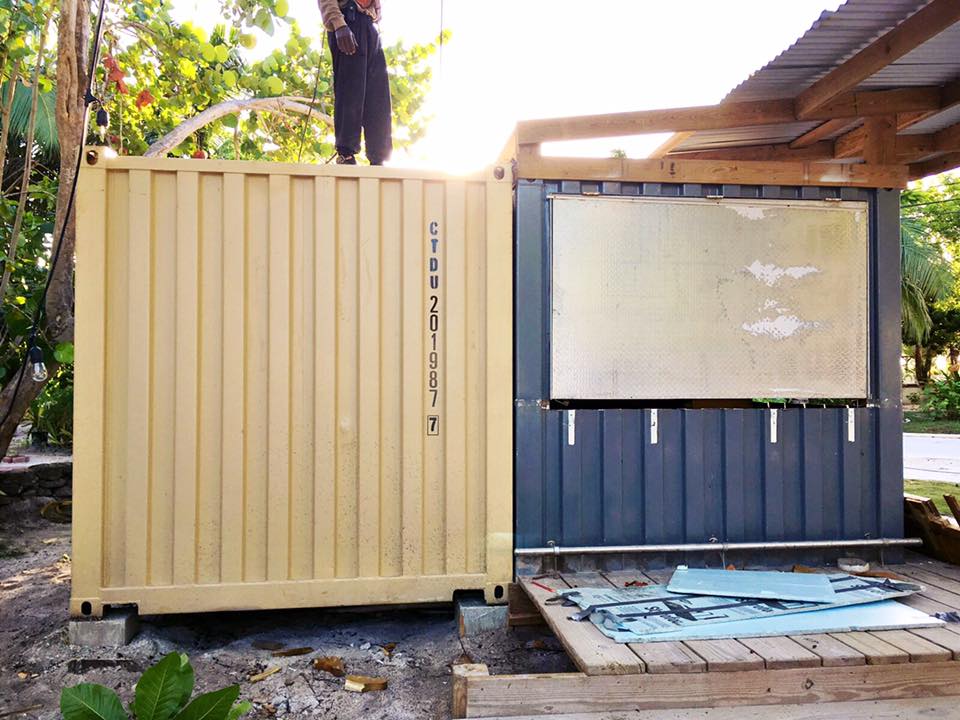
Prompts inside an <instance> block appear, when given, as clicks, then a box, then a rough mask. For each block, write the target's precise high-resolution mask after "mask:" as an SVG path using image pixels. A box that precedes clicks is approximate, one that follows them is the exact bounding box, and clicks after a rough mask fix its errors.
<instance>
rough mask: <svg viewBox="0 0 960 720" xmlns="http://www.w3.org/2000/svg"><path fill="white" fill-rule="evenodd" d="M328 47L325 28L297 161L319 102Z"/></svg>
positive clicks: (321, 35) (321, 37)
mask: <svg viewBox="0 0 960 720" xmlns="http://www.w3.org/2000/svg"><path fill="white" fill-rule="evenodd" d="M326 48H327V30H326V28H324V30H323V32H322V33H321V34H320V57H319V58H318V60H317V77H316V79H315V80H314V81H313V99H312V100H311V101H310V107H309V108H308V109H307V119H306V120H304V121H303V127H302V128H301V130H300V149H299V150H298V151H297V162H298V163H299V162H300V158H301V157H303V143H304V141H305V140H306V139H307V128H308V127H309V126H310V115H311V113H313V106H314V105H316V104H317V89H318V88H319V87H320V67H321V63H322V61H323V51H324V50H326Z"/></svg>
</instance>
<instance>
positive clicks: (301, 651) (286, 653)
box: [273, 647, 313, 657]
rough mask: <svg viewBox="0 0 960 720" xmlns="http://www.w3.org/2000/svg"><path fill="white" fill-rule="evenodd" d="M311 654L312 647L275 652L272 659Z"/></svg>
mask: <svg viewBox="0 0 960 720" xmlns="http://www.w3.org/2000/svg"><path fill="white" fill-rule="evenodd" d="M312 652H313V648H312V647H296V648H290V649H289V650H277V652H275V653H274V654H273V656H274V657H296V656H297V655H309V654H310V653H312Z"/></svg>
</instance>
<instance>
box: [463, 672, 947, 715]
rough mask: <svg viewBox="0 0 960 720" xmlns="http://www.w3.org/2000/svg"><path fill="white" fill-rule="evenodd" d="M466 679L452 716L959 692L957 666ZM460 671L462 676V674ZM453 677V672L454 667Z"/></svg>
mask: <svg viewBox="0 0 960 720" xmlns="http://www.w3.org/2000/svg"><path fill="white" fill-rule="evenodd" d="M467 667H469V668H471V671H470V674H468V675H464V676H463V677H461V678H459V679H458V678H456V677H455V679H454V684H455V686H456V685H457V683H458V682H459V683H460V686H461V688H462V693H461V695H460V697H462V698H463V701H462V702H461V704H459V705H455V707H454V711H455V713H457V714H456V715H455V717H498V716H506V717H510V716H523V715H546V714H555V715H562V714H564V713H589V712H634V711H638V710H656V709H671V708H698V707H723V706H745V705H746V706H750V705H768V706H769V705H784V704H803V703H824V702H836V701H855V700H888V699H897V698H916V697H944V696H955V695H960V672H958V671H957V665H956V662H955V661H952V660H951V661H947V662H930V663H905V664H896V665H861V666H855V667H811V668H794V669H790V670H745V671H741V672H706V673H697V674H692V675H685V676H684V677H683V679H682V680H680V679H679V678H677V677H674V676H670V675H651V674H644V675H622V676H609V675H598V676H590V675H584V674H581V673H559V674H540V675H503V676H496V675H483V674H482V673H478V672H476V671H475V670H474V668H475V666H467ZM461 672H463V671H461ZM454 673H455V675H456V673H458V668H456V667H455V668H454Z"/></svg>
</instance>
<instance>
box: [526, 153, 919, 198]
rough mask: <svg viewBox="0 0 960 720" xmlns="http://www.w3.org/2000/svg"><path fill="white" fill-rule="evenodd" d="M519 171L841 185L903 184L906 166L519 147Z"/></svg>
mask: <svg viewBox="0 0 960 720" xmlns="http://www.w3.org/2000/svg"><path fill="white" fill-rule="evenodd" d="M518 159H519V176H520V177H521V178H527V179H534V180H536V179H540V180H599V181H633V182H672V183H707V184H716V185H722V184H740V185H841V186H844V185H846V186H855V187H881V188H902V187H906V184H907V168H906V166H901V165H889V166H888V165H872V166H871V165H863V164H860V165H857V164H834V163H810V162H750V161H726V160H683V159H673V158H670V157H668V158H663V159H661V160H631V159H626V158H558V157H545V156H540V155H537V154H534V153H532V152H529V151H527V150H525V149H524V148H523V147H521V149H520V155H519V158H518Z"/></svg>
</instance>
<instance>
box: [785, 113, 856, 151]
mask: <svg viewBox="0 0 960 720" xmlns="http://www.w3.org/2000/svg"><path fill="white" fill-rule="evenodd" d="M853 119H854V118H835V119H833V120H827V121H826V122H824V123H820V124H819V125H817V126H816V127H815V128H813V129H812V130H808V131H807V132H805V133H804V134H803V135H801V136H800V137H798V138H797V139H796V140H794V141H793V142H791V143H790V147H791V148H793V149H794V150H797V149H799V148H805V147H809V146H810V145H813V144H814V143H817V142H820V141H821V140H824V139H826V138H828V137H830V136H832V135H834V134H836V133H838V132H840V131H841V130H843V129H844V128H845V127H847V125H849V124H850V123H851V121H852V120H853Z"/></svg>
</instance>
